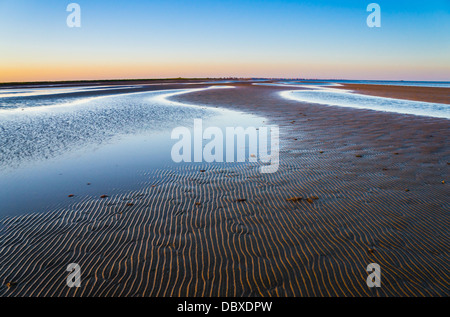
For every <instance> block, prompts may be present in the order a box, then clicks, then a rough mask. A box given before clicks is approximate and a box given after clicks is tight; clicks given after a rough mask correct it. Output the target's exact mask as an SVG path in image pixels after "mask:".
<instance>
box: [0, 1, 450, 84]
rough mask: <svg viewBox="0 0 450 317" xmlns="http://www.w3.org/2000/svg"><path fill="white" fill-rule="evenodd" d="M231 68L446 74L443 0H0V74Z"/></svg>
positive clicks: (378, 75)
mask: <svg viewBox="0 0 450 317" xmlns="http://www.w3.org/2000/svg"><path fill="white" fill-rule="evenodd" d="M71 2H76V3H78V4H79V5H80V6H81V28H69V27H67V25H66V18H67V16H68V15H69V13H68V12H66V7H67V5H68V4H69V3H71ZM371 2H376V3H378V4H379V5H380V7H381V28H369V27H368V26H367V24H366V18H367V16H368V15H369V12H366V7H367V5H368V4H369V3H371ZM229 76H235V77H288V78H339V79H343V78H346V79H393V80H400V79H403V80H450V1H449V0H429V1H416V0H412V1H392V0H383V1H381V0H380V1H373V0H372V1H370V0H368V1H364V0H356V1H345V0H344V1H337V0H327V1H299V0H297V1H293V0H291V1H287V0H284V1H269V0H237V1H232V0H220V1H216V0H189V1H187V0H157V1H142V0H140V1H137V0H127V1H118V0H115V1H103V0H79V1H64V0H35V1H33V0H0V82H12V81H43V80H81V79H106V78H109V79H113V78H117V79H118V78H166V77H229Z"/></svg>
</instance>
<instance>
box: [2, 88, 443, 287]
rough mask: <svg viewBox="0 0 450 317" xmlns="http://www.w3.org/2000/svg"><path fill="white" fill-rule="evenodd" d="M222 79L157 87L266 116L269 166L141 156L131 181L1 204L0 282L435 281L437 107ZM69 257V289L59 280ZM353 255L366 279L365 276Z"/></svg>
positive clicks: (438, 256)
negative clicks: (292, 95) (210, 86)
mask: <svg viewBox="0 0 450 317" xmlns="http://www.w3.org/2000/svg"><path fill="white" fill-rule="evenodd" d="M234 86H235V87H236V88H235V89H224V90H211V91H200V92H195V93H190V94H186V95H180V96H177V97H172V100H176V101H180V102H184V103H193V104H202V105H208V106H211V107H216V106H220V107H226V108H231V109H238V110H240V111H245V112H249V113H255V114H259V115H263V116H266V117H268V118H270V121H269V122H267V123H268V124H277V125H279V126H280V132H281V135H280V137H281V151H280V160H281V162H280V168H279V170H278V172H277V173H274V174H261V173H259V168H258V167H259V166H258V165H257V164H253V163H248V164H231V165H230V164H220V163H215V164H207V163H204V164H181V165H179V166H178V167H177V168H171V169H161V170H151V171H148V173H147V176H148V182H147V183H145V184H142V188H141V190H138V191H133V192H130V191H127V190H124V191H123V193H122V194H120V195H115V196H111V197H106V198H100V197H93V198H86V199H84V200H83V201H81V202H79V203H76V204H74V205H73V206H71V207H70V208H62V209H60V210H54V211H50V212H48V213H45V214H31V215H24V216H19V217H7V218H3V219H1V220H0V250H1V255H2V256H1V258H0V283H1V284H2V286H0V295H1V296H449V295H450V293H449V283H448V280H449V274H448V264H447V262H448V259H449V257H448V251H449V250H448V245H449V242H450V241H449V229H448V228H449V216H448V211H449V207H450V202H449V198H448V192H449V190H448V175H449V174H448V171H449V168H450V165H449V162H450V147H449V141H448V140H449V134H450V121H449V120H446V119H438V118H430V117H419V116H413V115H402V114H395V113H385V112H377V111H372V110H360V109H350V108H341V107H329V106H320V105H312V104H306V103H299V102H296V101H292V100H285V99H281V97H280V96H279V94H278V92H279V91H283V90H286V88H283V87H270V86H252V85H246V84H235V85H234ZM290 89H292V88H290ZM433 102H436V101H433ZM447 103H448V100H447ZM443 181H444V183H443ZM300 197H302V199H299V198H300ZM292 198H297V199H292ZM308 198H310V199H308ZM317 198H318V199H317ZM72 262H75V263H78V264H80V266H81V268H82V287H80V288H68V287H67V286H66V280H65V279H66V277H67V274H68V273H67V272H66V271H65V269H66V267H67V264H69V263H72ZM369 263H378V264H379V265H380V266H381V270H382V273H381V276H382V287H380V288H373V289H370V288H368V287H367V285H366V278H367V276H368V273H367V272H366V267H367V265H368V264H369ZM7 283H10V284H9V285H7ZM8 286H9V287H8Z"/></svg>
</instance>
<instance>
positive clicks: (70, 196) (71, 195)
mask: <svg viewBox="0 0 450 317" xmlns="http://www.w3.org/2000/svg"><path fill="white" fill-rule="evenodd" d="M74 196H75V195H73V194H70V195H69V196H67V197H69V198H72V197H74Z"/></svg>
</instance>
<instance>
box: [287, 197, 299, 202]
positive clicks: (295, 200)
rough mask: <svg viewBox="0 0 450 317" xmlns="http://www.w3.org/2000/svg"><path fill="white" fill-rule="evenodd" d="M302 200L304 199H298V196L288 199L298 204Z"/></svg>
mask: <svg viewBox="0 0 450 317" xmlns="http://www.w3.org/2000/svg"><path fill="white" fill-rule="evenodd" d="M302 199H303V197H296V196H294V197H291V198H288V199H286V201H292V202H297V201H300V200H302Z"/></svg>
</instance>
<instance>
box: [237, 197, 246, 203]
mask: <svg viewBox="0 0 450 317" xmlns="http://www.w3.org/2000/svg"><path fill="white" fill-rule="evenodd" d="M236 201H237V202H243V201H247V199H245V198H238V199H236Z"/></svg>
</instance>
